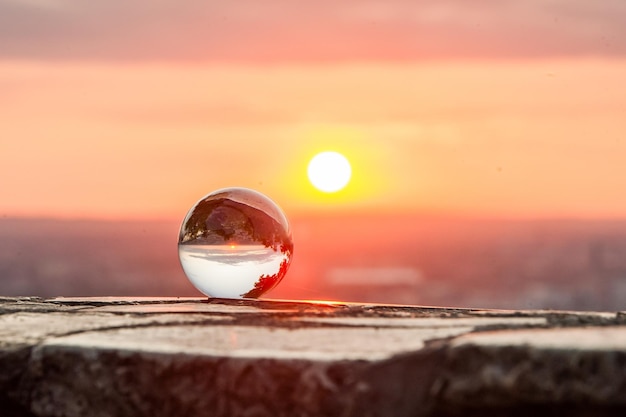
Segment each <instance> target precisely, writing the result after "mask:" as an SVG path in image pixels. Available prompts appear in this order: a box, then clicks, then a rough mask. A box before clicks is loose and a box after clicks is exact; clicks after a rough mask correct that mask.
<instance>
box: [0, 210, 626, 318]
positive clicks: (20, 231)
mask: <svg viewBox="0 0 626 417" xmlns="http://www.w3.org/2000/svg"><path fill="white" fill-rule="evenodd" d="M178 227H179V224H178V222H173V221H162V222H156V221H146V222H130V221H123V222H106V221H88V220H50V219H15V218H2V219H0V295H36V296H41V297H54V296H107V295H111V296H201V294H200V293H199V292H198V291H197V290H196V289H195V288H194V287H193V286H192V285H191V284H190V283H189V282H188V281H187V279H186V278H185V276H184V274H183V272H182V269H181V267H180V264H179V261H178V252H177V246H176V242H177V234H178ZM292 230H293V234H294V243H295V250H294V260H293V263H292V266H291V268H290V270H289V272H288V274H287V276H286V278H285V279H284V280H283V282H282V283H281V284H280V285H279V286H278V287H277V288H275V289H274V290H272V292H270V293H268V294H266V295H265V297H266V298H277V299H317V300H340V301H353V302H371V303H397V304H418V305H431V306H452V307H477V308H479V307H480V308H504V309H521V308H524V309H544V308H545V309H571V310H624V309H626V221H590V220H554V221H548V220H536V221H531V220H524V221H510V220H476V219H450V218H437V217H427V216H426V217H417V216H414V215H398V214H395V215H386V214H384V213H383V214H379V215H376V216H372V215H358V214H357V215H354V214H353V215H347V214H345V215H333V216H328V215H324V216H313V215H312V216H302V217H297V218H294V219H292Z"/></svg>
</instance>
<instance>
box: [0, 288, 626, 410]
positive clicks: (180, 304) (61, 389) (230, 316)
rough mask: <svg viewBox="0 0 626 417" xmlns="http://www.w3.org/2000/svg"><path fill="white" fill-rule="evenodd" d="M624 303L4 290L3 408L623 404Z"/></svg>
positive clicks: (0, 345)
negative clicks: (512, 307) (513, 305)
mask: <svg viewBox="0 0 626 417" xmlns="http://www.w3.org/2000/svg"><path fill="white" fill-rule="evenodd" d="M625 317H626V315H625V314H624V313H588V312H585V313H578V312H557V311H500V310H477V309H457V308H436V307H413V306H385V305H363V304H348V303H331V302H295V301H270V300H225V299H209V300H207V299H200V298H168V299H160V298H139V299H138V298H113V297H108V298H56V299H50V300H42V299H38V298H36V297H21V298H8V297H0V370H1V372H0V410H2V411H1V413H0V414H1V415H2V416H9V417H11V416H13V417H16V416H25V417H35V416H51V417H57V416H58V417H61V416H67V417H72V416H84V415H89V416H102V417H109V416H134V417H141V416H171V415H197V416H334V415H337V416H418V417H419V416H439V415H443V416H461V415H462V416H468V415H469V416H473V415H477V416H478V415H481V416H483V415H486V416H495V415H522V414H524V415H526V414H532V415H538V416H547V415H555V414H557V415H564V414H565V415H577V416H587V415H588V416H592V415H593V416H596V415H599V416H602V415H605V416H606V415H626V320H625Z"/></svg>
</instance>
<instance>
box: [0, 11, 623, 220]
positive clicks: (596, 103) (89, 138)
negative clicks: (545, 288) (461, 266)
mask: <svg viewBox="0 0 626 417" xmlns="http://www.w3.org/2000/svg"><path fill="white" fill-rule="evenodd" d="M35 3H37V4H39V6H41V7H43V6H42V5H45V7H49V8H50V13H48V14H47V15H46V16H47V17H46V19H48V20H45V19H43V17H41V16H39V17H38V19H40V20H33V19H34V18H33V17H32V16H34V15H31V14H28V13H31V12H32V10H31V9H27V8H26V7H27V6H23V5H21V4H19V3H18V2H14V1H12V0H0V178H1V180H0V195H1V196H2V197H1V198H0V216H2V215H4V216H54V217H96V218H100V217H104V218H126V217H146V218H155V217H175V218H182V216H184V214H185V212H186V211H187V209H188V208H189V207H190V206H191V205H192V204H193V203H194V202H195V201H196V200H197V199H198V198H200V197H201V196H202V195H204V194H206V193H208V192H209V191H212V190H214V189H216V188H221V187H224V186H230V185H237V186H248V187H252V188H255V189H258V190H259V191H261V192H264V193H266V194H267V195H269V196H270V197H272V198H273V199H274V200H276V201H277V202H278V203H279V204H280V205H281V206H283V207H284V208H285V209H286V210H287V212H288V213H294V214H295V213H299V212H303V211H307V212H310V211H319V210H322V211H324V210H330V211H333V210H344V209H349V210H366V211H367V210H390V211H409V212H429V213H433V212H434V213H456V214H464V215H466V214H469V215H480V216H513V217H561V216H568V217H571V216H574V217H625V214H626V197H624V196H623V192H622V190H625V189H626V55H624V54H622V51H626V48H625V47H624V45H623V44H625V43H626V42H624V38H625V36H622V31H623V28H622V26H620V25H616V24H615V25H614V24H613V23H614V21H615V20H617V21H619V19H617V18H615V17H614V15H615V14H616V13H617V12H619V13H621V12H622V11H624V12H626V10H623V7H622V6H620V4H621V3H619V2H613V1H609V2H608V3H607V4H608V5H610V6H611V7H609V8H608V9H607V10H600V11H601V12H603V13H604V14H603V15H600V14H599V12H598V13H597V14H596V15H594V16H596V17H597V19H596V20H595V21H590V22H587V21H582V20H581V19H582V17H581V16H587V15H585V14H584V13H582V12H581V13H575V12H576V11H577V10H578V9H577V10H574V9H575V7H574V6H572V5H577V7H581V8H582V9H581V10H582V11H585V10H584V7H596V6H587V5H585V6H584V7H583V6H582V5H583V3H582V2H569V3H568V2H561V1H557V0H555V1H554V2H552V3H551V4H552V5H558V6H559V7H566V6H567V5H568V4H569V5H570V6H567V7H570V9H568V10H567V11H563V10H560V9H558V10H557V9H556V8H555V9H554V10H557V12H555V13H553V14H550V15H549V16H551V17H552V18H554V19H557V20H554V19H553V20H550V19H548V18H547V17H545V15H544V14H541V13H539V12H538V11H535V10H533V9H532V8H531V7H529V6H524V7H522V9H523V10H522V9H520V7H521V6H520V2H516V3H511V2H501V5H499V6H497V7H494V8H486V6H485V9H484V10H483V11H484V14H476V13H474V12H472V11H471V10H469V9H467V8H466V7H465V6H463V5H462V4H463V3H462V2H451V3H450V4H455V5H456V6H455V7H452V6H450V4H448V3H446V4H448V6H450V7H448V6H446V7H447V8H446V7H444V8H442V7H439V6H437V4H440V3H438V2H428V3H427V6H428V7H426V6H424V8H423V9H419V10H417V9H415V10H414V9H412V7H413V6H411V4H412V3H411V2H408V1H407V2H398V3H397V5H398V6H402V7H399V8H395V9H392V8H389V6H388V4H387V3H385V2H381V1H367V2H365V3H357V2H347V3H346V4H349V5H351V7H352V8H348V7H347V6H345V5H342V6H337V7H333V6H329V5H331V4H333V3H330V2H329V3H326V2H321V3H320V4H323V5H324V6H323V7H326V8H325V9H319V10H318V9H315V8H313V9H311V10H309V11H308V12H307V13H318V14H317V15H316V16H318V17H319V18H320V19H322V20H324V21H325V22H326V23H327V25H328V28H329V29H328V31H327V32H320V31H319V29H316V28H315V27H314V26H311V27H308V26H306V28H308V29H307V30H308V31H307V30H299V31H298V30H296V29H295V28H297V24H296V23H297V20H292V21H291V22H292V23H291V24H282V23H281V24H277V23H276V21H275V20H276V19H277V18H276V16H275V15H273V14H271V13H269V12H267V11H266V12H264V13H266V14H263V13H261V12H259V11H258V10H257V12H258V13H257V14H255V13H252V12H251V11H253V10H256V9H255V8H254V5H253V3H252V2H251V3H250V4H249V8H247V9H246V8H244V7H243V6H242V7H240V8H237V9H232V10H231V9H228V7H227V6H218V3H215V4H213V3H211V4H212V5H213V6H214V7H218V8H219V7H223V8H224V9H223V10H222V9H220V10H221V12H220V13H222V15H220V16H223V15H228V16H229V17H230V18H231V19H230V20H227V21H226V22H227V23H224V22H223V21H222V20H219V19H217V20H216V22H218V21H219V22H221V23H219V25H218V27H217V29H215V30H216V31H217V32H215V33H217V34H218V35H220V36H222V35H223V37H224V42H222V43H220V44H219V47H218V46H216V43H215V42H214V39H213V38H214V36H213V35H215V33H207V34H206V40H207V42H206V44H205V45H204V46H205V48H204V49H198V48H197V45H195V44H191V43H189V42H188V43H187V44H185V45H189V48H178V49H176V48H173V47H172V44H171V43H172V42H174V41H175V40H176V39H177V38H176V37H172V36H173V35H172V34H174V33H179V32H177V30H180V27H178V26H176V24H175V22H178V20H177V19H179V20H180V19H182V20H180V21H181V22H183V21H184V19H183V18H184V17H185V16H187V15H186V14H185V13H183V12H186V13H188V14H189V15H191V14H193V13H192V12H193V11H194V10H195V9H193V7H191V8H190V9H189V10H186V9H185V10H182V11H181V12H180V13H181V14H180V16H179V15H176V16H174V18H173V20H172V22H174V23H172V24H170V26H167V25H166V24H165V23H162V21H161V20H158V19H156V17H155V16H156V15H155V16H149V15H146V14H141V13H140V9H136V10H135V13H136V15H133V14H132V13H130V12H129V13H130V14H129V16H131V17H134V18H136V19H139V20H137V21H140V22H152V23H151V24H148V23H146V24H144V25H138V26H136V31H135V32H130V30H131V29H129V28H130V26H129V28H127V27H126V26H123V25H122V26H119V27H118V30H119V32H120V33H119V34H116V35H115V36H114V35H113V34H112V32H107V31H106V27H105V26H104V25H102V26H98V25H96V26H94V28H93V29H89V25H88V22H90V21H91V20H89V19H91V18H92V17H93V16H92V15H94V16H96V15H98V13H104V14H103V15H101V17H102V18H103V19H105V20H106V18H107V16H109V15H107V14H106V13H108V12H111V14H110V16H109V17H110V18H111V19H113V17H112V16H117V14H115V13H114V12H115V10H114V9H115V8H112V9H111V7H113V6H104V5H105V3H104V2H95V3H94V4H97V5H99V6H98V7H103V8H104V9H102V10H101V9H99V8H98V7H95V6H94V8H92V9H87V8H83V7H82V6H75V7H78V8H79V9H76V10H74V12H75V15H76V16H78V15H80V14H81V13H83V15H84V18H83V20H80V21H79V20H77V22H81V25H77V26H75V27H74V29H75V30H76V33H74V34H71V35H67V34H66V33H65V32H64V31H63V30H61V29H62V28H63V27H65V26H62V25H61V24H60V23H59V22H61V23H62V22H63V20H62V19H61V17H63V18H65V17H66V15H67V16H69V14H67V11H68V10H69V9H68V8H69V6H68V4H69V3H68V2H64V1H53V0H49V1H43V0H41V1H35V0H33V1H32V2H27V4H31V5H32V4H35ZM166 3H167V4H169V3H168V2H164V3H163V4H166ZM196 3H197V4H196ZM487 3H489V2H485V3H484V4H487ZM522 3H523V2H522ZM530 3H532V2H530ZM530 3H523V4H526V5H527V4H530ZM25 4H26V3H25ZM107 4H108V3H107ZM111 4H116V5H118V6H119V5H121V4H122V3H119V4H118V2H111ZM190 4H192V5H194V7H197V8H201V7H202V6H201V5H200V2H191V3H190ZM267 4H270V5H274V6H276V7H278V6H281V7H282V6H284V4H287V3H284V2H281V1H279V0H274V1H270V2H267ZM363 4H366V6H363ZM484 4H483V3H481V5H483V6H484ZM533 4H534V3H533ZM538 4H539V3H538ZM503 5H507V6H506V8H505V6H503ZM39 6H38V7H39ZM20 7H21V8H20ZM119 7H122V6H119ZM129 7H130V6H129ZM159 7H161V6H159ZM163 7H164V6H163ZM319 7H322V6H319ZM330 7H332V8H330ZM555 7H556V6H555ZM572 7H574V9H572ZM105 9H106V10H105ZM155 10H156V11H155V12H154V13H157V12H161V13H163V15H164V16H166V15H167V13H170V12H171V11H168V10H169V9H168V10H166V9H163V10H161V9H160V8H157V9H155ZM198 10H200V9H198ZM202 10H204V9H202ZM264 10H265V9H264ZM398 10H400V11H403V10H404V11H405V12H406V13H404V12H403V13H399V12H398ZM554 10H553V11H554ZM559 10H560V11H559ZM3 11H4V14H3V13H2V12H3ZM329 11H332V12H333V13H329ZM578 11H579V12H580V10H578ZM27 12H28V13H27ZM409 12H411V13H413V14H411V15H410V16H413V17H412V18H413V19H414V20H406V19H408V17H406V16H409V15H408V13H409ZM418 12H419V13H418ZM12 13H13V14H12ZM207 13H208V12H207ZM259 13H260V14H259ZM285 13H287V14H289V13H291V15H290V16H291V17H292V18H293V19H296V18H299V19H301V16H300V15H299V14H298V13H304V12H302V11H298V10H296V9H293V10H292V9H289V8H288V9H286V12H285ZM498 13H500V14H498ZM619 13H618V14H619ZM1 16H4V19H8V18H7V16H18V17H21V18H22V19H23V20H22V21H23V22H24V24H25V26H28V25H32V28H35V29H36V30H34V31H31V32H30V33H28V34H26V32H24V33H22V32H20V30H21V29H20V28H19V27H18V26H16V25H13V26H12V25H11V24H9V23H10V22H9V20H7V21H6V22H4V23H5V24H4V26H3V25H2V22H3V17H1ZM50 16H52V17H54V18H55V19H56V17H58V16H60V17H59V19H60V20H54V19H53V18H52V17H50ZM207 16H209V15H207ZM210 16H211V17H210V18H212V19H213V18H215V16H216V15H213V14H211V15H210ZM499 16H500V17H502V19H498V17H499ZM519 16H521V17H519ZM538 16H540V17H538ZM598 16H599V17H598ZM207 18H209V17H207ZM524 18H525V19H526V20H524ZM94 19H95V18H94ZM151 19H152V20H151ZM154 19H156V20H154ZM272 19H274V20H272ZM372 19H373V21H374V23H376V25H374V26H373V28H372V26H368V25H367V24H368V22H370V23H371V21H372ZM533 19H534V20H533ZM294 21H295V22H296V23H294ZM94 22H95V20H94ZM159 22H161V23H162V24H160V23H159ZM163 22H164V21H163ZM228 22H230V23H228ZM246 22H248V23H250V22H252V26H253V27H256V28H261V29H263V28H265V29H267V28H270V27H271V28H273V29H272V30H271V31H268V30H265V31H264V32H263V36H255V34H254V33H247V32H245V31H239V32H238V31H237V30H238V29H241V28H244V27H246V26H245V24H246ZM272 22H274V23H272ZM281 22H282V21H281ZM399 22H400V23H402V25H404V26H402V25H400V26H398V23H399ZM433 22H435V23H438V24H439V26H438V25H436V24H435V23H433ZM472 22H473V23H477V22H478V23H479V24H480V25H478V26H477V27H478V28H479V29H477V30H476V31H475V32H471V33H473V34H474V35H473V36H474V37H471V36H469V37H468V36H467V33H470V32H468V31H469V30H470V29H471V27H472V25H471V23H472ZM555 22H556V23H555ZM581 22H582V23H581ZM157 23H159V24H157ZM192 23H193V22H192ZM557 23H558V24H559V25H560V26H558V30H557V31H556V32H554V36H552V37H548V38H546V37H545V36H544V37H543V39H544V40H545V41H544V42H540V41H539V40H540V38H541V36H543V35H545V33H548V34H549V33H553V32H550V31H553V29H554V27H553V26H550V25H554V24H557ZM583 23H584V24H583ZM120 24H121V23H120ZM181 24H182V23H181ZM216 24H217V23H216ZM272 24H274V26H272ZM533 24H534V25H535V26H536V27H535V26H533ZM220 25H221V26H220ZM255 25H256V26H255ZM445 25H448V26H450V27H454V28H455V29H456V30H455V31H450V32H445V31H444V30H443V28H445V27H446V26H445ZM507 25H508V26H507ZM511 25H513V27H516V26H515V25H518V26H519V29H520V31H519V32H515V31H512V30H511V29H510V27H511ZM200 27H201V26H198V28H200ZM202 27H203V26H202ZM155 28H159V30H161V29H162V32H163V33H161V34H159V33H160V32H159V33H157V32H158V31H156V29H155ZM403 28H404V29H403ZM468 28H470V29H468ZM537 28H539V29H541V30H544V31H545V33H543V32H541V31H539V32H537V31H535V30H534V29H537ZM261 29H259V30H261ZM125 30H128V31H129V32H128V33H133V34H135V33H137V35H136V36H135V35H133V36H131V37H130V38H129V39H128V41H126V39H124V37H123V36H122V35H123V34H124V33H126V32H125ZM198 30H200V29H198ZM202 30H204V29H202ZM81 31H84V33H83V34H82V36H81V33H82V32H81ZM220 31H221V32H220ZM153 32H154V33H153ZM324 33H325V34H324ZM346 33H352V35H350V36H349V35H346ZM444 33H451V34H452V35H450V36H448V35H444ZM168 34H169V35H170V36H168ZM291 34H293V38H292V41H293V42H295V44H294V43H290V42H289V41H286V40H285V41H283V42H282V43H281V42H280V40H281V39H285V37H289V36H290V35H291ZM420 34H421V36H423V38H426V39H428V40H429V42H426V43H425V46H424V45H422V43H423V42H419V40H420V39H423V38H420ZM498 34H501V35H502V36H501V37H498V36H495V35H498ZM523 34H527V35H528V36H526V37H524V36H521V35H523ZM542 34H543V35H542ZM27 35H28V36H27ZM322 35H323V36H322ZM492 35H493V36H492ZM181 36H182V35H181ZM185 36H189V34H186V35H185ZM212 36H213V37H212ZM327 38H328V39H327ZM149 39H152V40H155V39H161V40H162V41H163V42H162V43H150V42H148V43H146V40H149ZM185 39H187V41H189V39H191V38H189V37H187V38H185ZM411 39H415V40H417V42H415V41H411ZM546 39H547V40H546ZM3 40H4V41H6V42H4V43H2V42H1V41H3ZM601 40H602V41H601ZM277 41H278V42H277ZM90 42H91V43H90ZM142 42H143V43H142ZM250 42H256V43H252V44H251V43H250ZM594 42H596V43H594ZM142 45H143V46H142ZM145 45H148V47H144V46H145ZM159 45H160V46H162V48H161V49H159ZM181 45H182V44H181ZM229 45H230V47H229ZM242 45H244V46H245V45H248V46H250V47H249V48H244V47H243V46H242ZM90 46H91V47H90ZM253 46H254V47H253ZM559 48H560V49H559ZM594 48H595V49H594ZM94 50H95V51H99V53H100V55H98V56H94V55H93V51H94ZM596 52H598V53H596ZM133 53H136V54H137V58H136V59H135V58H133ZM211 54H213V55H211ZM322 150H336V151H340V152H343V153H344V154H345V155H346V156H347V157H348V158H349V159H350V160H351V162H352V164H353V181H352V183H351V184H350V185H349V187H348V188H347V189H346V190H345V191H343V192H341V193H339V194H336V195H332V196H327V195H323V194H321V193H319V192H316V191H315V190H313V188H312V187H311V186H310V185H309V184H308V181H307V179H306V165H307V162H308V160H309V159H310V158H311V157H312V156H313V155H314V154H315V152H318V151H322Z"/></svg>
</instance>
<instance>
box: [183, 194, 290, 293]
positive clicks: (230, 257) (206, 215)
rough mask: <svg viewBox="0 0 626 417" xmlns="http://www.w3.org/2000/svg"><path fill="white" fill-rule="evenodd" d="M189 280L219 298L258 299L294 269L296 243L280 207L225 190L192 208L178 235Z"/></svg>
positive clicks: (259, 196)
mask: <svg viewBox="0 0 626 417" xmlns="http://www.w3.org/2000/svg"><path fill="white" fill-rule="evenodd" d="M178 256H179V258H180V264H181V266H182V267H183V270H184V271H185V275H187V278H189V281H191V283H192V284H193V285H194V286H195V287H196V288H197V289H198V290H200V291H201V292H202V293H204V294H206V295H208V296H210V297H219V298H257V297H259V296H261V295H262V294H264V293H265V292H267V291H269V290H271V289H272V288H274V287H275V286H276V285H278V283H279V282H280V281H281V280H282V279H283V277H284V276H285V274H286V273H287V269H289V265H290V263H291V259H292V256H293V241H292V239H291V230H290V228H289V222H288V221H287V217H285V214H284V213H283V211H282V210H281V209H280V207H278V205H277V204H276V203H274V202H273V201H272V200H270V199H269V198H268V197H266V196H265V195H263V194H261V193H259V192H257V191H254V190H250V189H247V188H224V189H221V190H217V191H214V192H212V193H210V194H208V195H206V196H204V197H202V198H201V199H200V200H199V201H198V202H197V203H196V204H194V205H193V207H191V209H190V210H189V212H188V213H187V216H185V219H184V220H183V223H182V225H181V227H180V233H179V235H178Z"/></svg>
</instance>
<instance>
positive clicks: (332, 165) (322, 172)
mask: <svg viewBox="0 0 626 417" xmlns="http://www.w3.org/2000/svg"><path fill="white" fill-rule="evenodd" d="M307 173H308V175H309V181H311V184H313V186H314V187H315V188H317V189H318V190H320V191H323V192H325V193H334V192H337V191H339V190H341V189H343V188H344V187H345V186H346V185H348V182H350V177H351V176H352V168H351V167H350V162H348V159H347V158H346V157H345V156H343V155H342V154H340V153H338V152H333V151H327V152H321V153H318V154H317V155H315V156H314V157H313V159H311V162H309V168H308V170H307Z"/></svg>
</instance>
